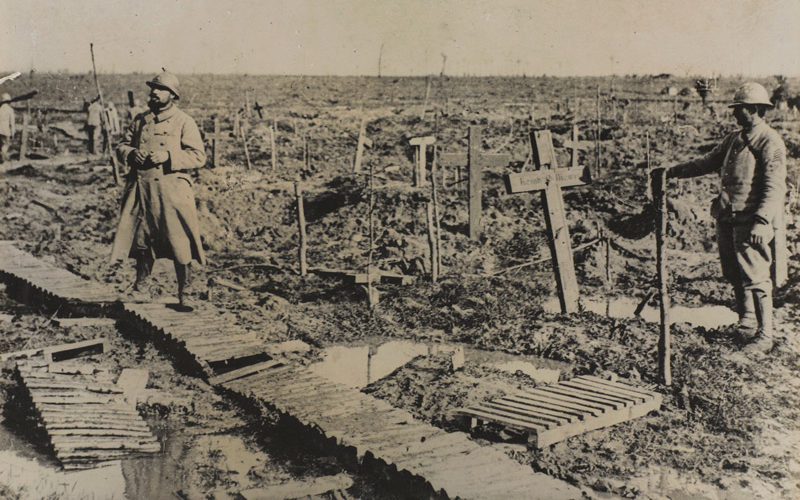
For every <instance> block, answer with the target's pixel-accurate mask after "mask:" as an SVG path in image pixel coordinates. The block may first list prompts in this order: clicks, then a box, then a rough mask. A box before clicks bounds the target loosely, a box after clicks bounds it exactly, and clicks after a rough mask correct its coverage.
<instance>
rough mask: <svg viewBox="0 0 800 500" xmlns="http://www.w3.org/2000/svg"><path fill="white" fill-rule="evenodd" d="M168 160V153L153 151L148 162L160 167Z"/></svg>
mask: <svg viewBox="0 0 800 500" xmlns="http://www.w3.org/2000/svg"><path fill="white" fill-rule="evenodd" d="M168 160H169V153H167V152H166V151H153V152H152V153H150V161H151V162H153V163H154V164H156V165H161V164H162V163H166V162H167V161H168Z"/></svg>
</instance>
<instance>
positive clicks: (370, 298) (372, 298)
mask: <svg viewBox="0 0 800 500" xmlns="http://www.w3.org/2000/svg"><path fill="white" fill-rule="evenodd" d="M368 210H369V252H368V253H367V303H368V304H369V306H370V308H372V307H374V306H376V305H378V304H377V300H376V298H377V294H376V293H375V291H374V290H373V289H372V257H373V255H372V254H373V252H374V251H375V218H374V214H373V212H374V211H375V167H374V166H373V165H372V162H370V164H369V207H368Z"/></svg>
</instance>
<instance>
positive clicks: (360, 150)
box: [353, 116, 367, 172]
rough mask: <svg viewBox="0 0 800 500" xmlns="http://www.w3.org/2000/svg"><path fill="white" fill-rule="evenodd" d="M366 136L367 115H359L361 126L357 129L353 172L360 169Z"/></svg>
mask: <svg viewBox="0 0 800 500" xmlns="http://www.w3.org/2000/svg"><path fill="white" fill-rule="evenodd" d="M366 137H367V117H366V116H362V117H361V126H360V127H359V129H358V143H357V144H356V158H355V160H354V161H353V172H360V171H361V159H362V158H363V156H364V139H365V138H366Z"/></svg>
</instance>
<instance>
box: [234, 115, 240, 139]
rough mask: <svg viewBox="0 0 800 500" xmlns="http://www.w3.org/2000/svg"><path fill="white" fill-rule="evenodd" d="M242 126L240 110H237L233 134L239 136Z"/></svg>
mask: <svg viewBox="0 0 800 500" xmlns="http://www.w3.org/2000/svg"><path fill="white" fill-rule="evenodd" d="M240 128H241V123H240V121H239V112H238V111H237V112H236V113H234V115H233V135H234V136H236V137H239V129H240Z"/></svg>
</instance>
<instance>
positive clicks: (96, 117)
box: [86, 96, 103, 155]
mask: <svg viewBox="0 0 800 500" xmlns="http://www.w3.org/2000/svg"><path fill="white" fill-rule="evenodd" d="M102 113H103V107H102V106H101V105H100V96H97V97H95V98H94V99H92V102H90V103H89V107H88V108H86V134H87V136H88V137H89V146H88V150H89V153H90V154H93V155H96V154H98V153H99V151H98V149H99V148H100V141H101V140H102V137H103V136H102V129H103V118H102V117H101V114H102Z"/></svg>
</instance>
